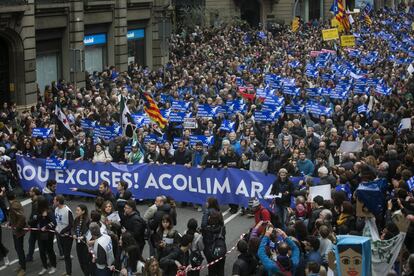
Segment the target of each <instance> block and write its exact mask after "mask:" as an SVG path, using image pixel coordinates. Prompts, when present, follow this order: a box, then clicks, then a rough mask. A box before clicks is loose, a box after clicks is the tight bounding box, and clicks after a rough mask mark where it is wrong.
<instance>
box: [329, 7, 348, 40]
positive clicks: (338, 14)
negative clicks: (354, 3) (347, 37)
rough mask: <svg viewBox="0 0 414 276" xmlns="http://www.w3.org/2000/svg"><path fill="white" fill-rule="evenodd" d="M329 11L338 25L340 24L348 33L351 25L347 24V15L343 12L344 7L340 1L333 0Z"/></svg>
mask: <svg viewBox="0 0 414 276" xmlns="http://www.w3.org/2000/svg"><path fill="white" fill-rule="evenodd" d="M331 11H332V12H333V14H334V15H335V18H336V20H338V22H339V24H341V26H342V27H343V28H344V30H345V31H346V32H348V31H349V30H350V29H351V23H350V22H349V18H348V14H347V13H346V11H345V6H344V4H343V3H342V0H335V1H334V3H333V4H332V7H331Z"/></svg>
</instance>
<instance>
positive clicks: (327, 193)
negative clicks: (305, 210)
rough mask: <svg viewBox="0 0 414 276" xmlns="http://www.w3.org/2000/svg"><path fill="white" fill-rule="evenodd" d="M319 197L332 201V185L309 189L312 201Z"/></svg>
mask: <svg viewBox="0 0 414 276" xmlns="http://www.w3.org/2000/svg"><path fill="white" fill-rule="evenodd" d="M318 195H320V196H321V197H323V199H324V200H331V185H330V184H327V185H321V186H312V187H310V188H309V198H310V200H313V198H314V197H315V196H318Z"/></svg>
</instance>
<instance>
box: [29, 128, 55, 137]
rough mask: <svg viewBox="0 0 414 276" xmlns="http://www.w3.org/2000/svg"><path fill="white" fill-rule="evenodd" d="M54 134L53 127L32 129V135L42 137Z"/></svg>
mask: <svg viewBox="0 0 414 276" xmlns="http://www.w3.org/2000/svg"><path fill="white" fill-rule="evenodd" d="M51 134H52V129H51V128H40V127H38V128H34V129H32V137H35V138H37V137H41V138H44V139H46V138H49V137H50V135H51Z"/></svg>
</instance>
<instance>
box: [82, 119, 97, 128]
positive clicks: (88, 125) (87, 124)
mask: <svg viewBox="0 0 414 276" xmlns="http://www.w3.org/2000/svg"><path fill="white" fill-rule="evenodd" d="M95 124H96V122H95V121H92V120H89V119H82V120H81V127H82V129H93V128H94V127H95Z"/></svg>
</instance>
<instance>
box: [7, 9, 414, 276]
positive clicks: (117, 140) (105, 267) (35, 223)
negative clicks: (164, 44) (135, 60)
mask: <svg viewBox="0 0 414 276" xmlns="http://www.w3.org/2000/svg"><path fill="white" fill-rule="evenodd" d="M354 16H355V15H354ZM370 17H371V20H372V24H368V23H367V22H366V21H365V20H363V19H362V18H360V17H359V16H358V15H356V17H355V22H354V23H353V24H352V32H353V34H354V36H355V37H356V43H357V44H356V46H355V47H353V48H342V47H339V45H337V44H336V43H335V42H332V41H323V40H322V37H321V31H322V30H323V29H327V28H330V24H329V22H323V21H317V20H315V21H312V22H309V23H303V22H302V24H301V26H300V28H299V31H297V32H292V31H291V30H290V28H289V27H281V28H279V29H274V30H270V31H262V30H260V31H258V30H253V29H251V28H249V27H248V26H247V25H243V24H238V25H234V24H230V25H226V26H222V27H220V28H199V27H195V29H194V30H192V31H191V32H188V33H187V32H183V33H181V34H177V35H174V36H173V37H172V38H171V41H170V61H169V62H168V63H167V64H166V65H165V67H164V68H161V69H159V70H151V69H150V68H146V67H141V66H137V65H134V64H131V65H130V66H129V69H128V71H127V72H118V71H117V69H116V68H115V67H109V68H108V69H107V70H105V71H103V72H94V73H93V74H90V75H88V79H87V84H86V87H83V88H78V87H75V86H74V85H73V84H71V83H68V82H66V81H64V80H60V81H56V82H54V83H52V84H51V85H50V86H47V87H46V89H45V91H44V93H39V99H38V104H37V105H36V106H34V107H33V108H31V109H30V110H25V111H22V112H17V110H16V106H15V105H13V104H11V105H9V104H7V103H5V104H4V105H3V107H2V108H1V109H0V131H1V135H0V169H1V173H0V182H1V185H2V186H3V187H4V188H3V189H2V192H1V194H0V196H1V198H2V201H0V202H1V204H2V206H0V207H1V210H2V212H0V218H1V219H2V220H3V221H5V220H6V219H7V220H8V221H9V224H10V227H12V229H13V238H14V246H15V249H16V251H17V253H18V257H19V269H20V270H19V274H18V275H20V276H21V275H24V274H25V270H26V261H31V260H32V259H33V252H34V247H35V246H34V244H35V242H36V241H37V242H38V246H39V253H40V257H41V261H42V264H43V268H44V269H43V270H42V271H40V272H39V275H44V274H46V273H49V274H53V273H54V272H55V268H56V254H55V252H54V249H53V239H54V238H55V237H56V238H57V240H58V245H59V255H60V256H61V257H62V259H64V261H65V269H66V275H71V274H72V258H71V255H70V254H71V253H70V252H71V248H72V246H73V243H75V247H76V252H77V257H78V261H79V264H80V267H81V269H82V271H83V273H84V275H112V274H113V273H115V272H116V273H118V272H119V273H120V274H121V275H128V276H129V275H136V274H138V275H177V273H178V275H181V274H180V273H184V271H186V272H185V273H187V275H199V273H200V271H198V270H191V269H188V266H191V267H198V266H199V265H201V264H202V263H203V262H204V263H205V262H208V263H211V262H213V261H215V262H214V264H212V265H210V266H209V267H208V275H211V276H213V275H225V272H224V271H225V266H232V267H233V275H325V273H326V271H327V270H328V267H330V260H329V254H330V252H331V251H332V250H333V247H334V245H335V242H336V238H335V237H336V235H347V234H352V235H362V234H363V232H364V227H365V226H366V225H365V224H366V222H365V220H364V219H363V218H361V217H359V216H357V214H356V198H355V191H356V190H357V188H358V186H359V185H360V184H361V183H368V182H372V181H374V180H377V179H385V180H386V186H385V187H383V193H384V196H385V200H384V202H385V203H386V204H385V207H384V208H383V210H381V211H380V212H379V213H376V214H375V224H376V226H377V227H378V229H379V230H380V232H381V239H382V240H389V239H392V238H393V237H395V236H397V235H398V234H399V233H400V229H399V228H398V226H397V225H396V223H395V221H393V220H392V214H393V213H394V212H395V211H401V212H402V214H403V216H404V217H405V219H406V220H408V221H409V222H410V225H409V228H408V230H407V234H406V236H405V240H404V246H403V247H402V249H401V254H402V258H401V259H400V260H399V261H398V262H397V264H396V265H395V266H394V267H393V269H394V270H396V271H398V272H400V273H404V274H405V275H414V255H412V254H413V253H414V197H413V189H414V185H413V184H412V182H411V181H412V177H413V176H414V132H413V130H412V128H411V127H410V126H408V127H406V125H404V127H401V120H402V119H405V118H411V125H413V124H414V114H413V110H414V108H413V107H414V82H413V79H412V77H411V72H409V70H408V71H407V68H409V66H410V65H411V63H412V57H414V49H413V45H414V38H413V36H412V30H411V28H412V27H411V23H412V22H413V19H414V12H413V10H412V9H411V8H409V7H405V6H400V7H399V9H396V10H391V9H385V8H384V9H379V10H377V11H373V12H371V13H370ZM322 49H326V50H325V51H323V52H318V51H321V50H322ZM311 52H318V53H316V54H315V55H313V54H312V55H311ZM290 80H293V83H291V84H290V85H292V84H293V86H294V87H295V89H294V91H296V88H297V89H298V90H297V91H298V92H297V93H296V92H295V95H292V93H291V91H292V90H291V89H288V90H286V91H287V92H286V91H285V90H284V88H283V86H280V83H281V82H285V81H286V82H290ZM362 80H365V82H362ZM361 85H362V86H364V88H363V89H361V87H360V86H361ZM343 86H346V87H347V88H346V89H345V91H341V92H344V93H342V95H345V96H344V97H333V96H330V94H329V93H328V94H326V93H322V92H321V91H331V92H332V91H333V90H335V89H336V88H337V87H343ZM383 88H384V89H383ZM389 88H390V89H389ZM259 91H261V92H260V93H259ZM263 91H265V92H266V93H267V94H268V95H266V96H263V97H261V95H262V94H261V93H262V92H263ZM269 91H270V94H271V95H270V96H269V93H268V92H269ZM335 91H336V90H335ZM143 93H147V94H151V95H152V97H153V98H154V100H155V101H156V102H157V104H158V107H159V108H160V109H161V110H168V109H169V110H171V108H172V107H171V105H172V104H171V103H172V101H185V102H186V103H189V105H188V106H187V107H186V112H187V113H188V114H189V115H190V116H191V117H193V118H196V122H197V124H196V126H195V128H185V127H183V125H182V124H181V123H177V122H170V123H169V124H168V126H167V127H166V129H160V128H159V127H158V125H157V124H155V123H148V124H143V125H135V126H134V128H133V129H132V132H134V134H133V135H120V136H117V137H114V138H113V139H112V140H110V141H106V140H103V139H95V137H94V136H93V131H91V130H90V129H85V128H83V127H82V120H85V119H87V120H90V121H94V122H96V123H97V124H99V125H102V126H112V125H113V124H115V123H119V121H120V117H121V112H120V109H119V102H120V101H121V98H125V99H127V106H128V109H129V111H130V112H131V113H132V114H136V113H140V112H141V113H142V112H143V109H144V106H145V101H143V96H142V95H143ZM269 98H271V99H273V100H274V101H276V102H278V101H279V100H282V101H283V102H284V104H283V106H284V107H282V109H281V111H280V112H278V114H277V115H276V116H275V118H274V119H273V120H268V121H263V120H259V119H258V116H255V115H256V114H258V113H257V112H261V111H266V110H267V108H269V107H270V108H271V109H272V108H276V107H278V106H275V104H274V103H272V104H269V103H268V99H269ZM308 103H312V104H314V103H318V104H319V106H323V107H325V108H326V109H323V110H322V111H323V112H322V113H319V114H316V113H317V112H315V111H313V112H304V111H303V109H302V110H300V111H299V112H287V108H286V109H285V107H287V106H295V107H301V106H306V105H307V104H308ZM56 104H58V105H59V106H60V107H62V110H63V111H64V113H65V114H66V115H67V117H68V119H69V124H70V128H71V133H72V136H73V137H67V136H66V135H65V134H64V131H63V129H62V127H61V128H60V129H59V127H58V125H57V120H56V118H54V116H53V114H54V113H53V110H54V109H55V106H56ZM204 104H208V105H210V106H212V107H220V106H221V107H222V109H221V110H222V111H221V112H218V113H217V114H215V116H213V117H212V118H205V117H200V116H197V110H198V108H199V107H200V106H201V105H204ZM230 104H231V105H232V106H233V109H234V108H236V109H237V110H236V111H234V110H233V111H234V112H230V111H229V110H228V109H227V110H226V108H223V106H229V105H230ZM360 107H364V108H363V109H362V108H360ZM223 110H224V111H223ZM296 110H299V109H296ZM326 110H330V112H326ZM271 111H272V112H273V111H274V110H271ZM265 114H266V113H265ZM225 121H226V122H232V123H233V124H232V127H231V128H229V127H225V128H223V127H222V126H223V123H224V122H225ZM38 127H41V128H52V129H53V130H54V131H53V133H54V135H53V136H52V137H51V138H42V137H32V130H33V129H34V128H38ZM153 134H155V135H156V136H157V137H162V139H156V140H146V137H148V136H149V135H153ZM191 135H204V136H206V137H214V142H213V143H211V144H210V145H206V144H204V143H203V142H197V143H194V144H192V143H190V136H191ZM343 141H348V142H350V141H354V142H359V143H360V145H361V149H360V150H357V151H355V152H343V151H342V150H341V148H340V145H341V143H342V142H343ZM17 154H20V155H24V156H29V157H33V158H52V157H53V158H58V159H66V160H75V161H78V160H86V161H91V162H116V163H149V164H161V165H162V164H174V165H184V166H187V167H198V168H223V169H226V168H238V169H241V170H250V171H256V172H262V173H266V174H275V175H276V180H275V182H274V183H273V184H272V192H271V194H272V195H274V199H273V200H272V202H271V207H266V206H264V205H263V204H261V202H259V200H257V199H251V201H250V206H249V208H244V207H246V206H238V204H237V202H235V203H234V204H232V205H230V207H231V212H232V213H236V212H238V211H239V207H243V208H242V209H241V210H240V211H241V212H242V214H243V215H244V214H245V213H247V214H248V215H251V216H254V220H255V223H254V226H253V227H252V230H251V231H250V232H249V233H246V235H245V236H244V238H243V239H241V240H240V241H239V242H238V243H237V250H238V251H239V252H240V255H239V256H238V258H237V260H236V262H235V263H234V264H229V263H226V251H227V249H228V248H227V244H226V239H225V236H226V229H225V226H224V223H223V216H222V214H221V209H220V206H219V202H217V200H216V199H214V198H209V199H208V201H207V203H206V206H203V208H202V207H201V206H198V205H195V207H196V208H197V209H199V211H203V219H202V221H201V222H200V223H198V222H197V220H195V219H190V220H189V221H188V224H187V228H188V229H187V231H186V232H185V233H179V232H178V231H177V230H176V229H174V226H175V224H176V217H177V216H178V215H179V214H177V212H176V208H175V202H174V199H172V198H168V197H165V196H158V197H157V198H156V199H155V203H154V204H153V205H152V206H150V207H149V208H148V210H147V212H145V214H143V215H142V216H141V214H139V212H138V211H137V209H136V202H135V201H134V199H133V197H132V193H131V191H130V190H128V187H127V186H128V185H126V183H123V182H121V183H117V187H118V188H117V189H118V191H117V193H116V195H114V194H113V192H112V190H111V186H112V185H113V183H107V182H103V183H101V184H100V186H99V189H98V190H85V189H80V188H73V191H74V192H79V194H82V193H89V194H93V195H94V196H96V199H95V206H96V208H95V210H88V209H87V207H86V206H85V205H79V206H77V207H76V210H74V212H73V211H72V210H71V209H70V208H69V207H68V206H67V205H65V198H64V197H63V196H62V195H56V193H55V191H56V181H54V180H53V179H51V180H49V181H48V182H47V184H46V186H45V187H44V189H43V190H42V189H40V188H39V187H32V188H31V190H30V191H29V193H30V196H31V197H32V199H33V202H35V203H36V204H33V209H32V213H31V215H30V217H25V216H24V212H23V208H22V206H21V204H20V203H19V201H17V200H16V198H15V195H14V193H13V192H12V191H11V190H14V189H15V188H16V186H18V184H16V183H18V181H17V179H15V178H14V175H16V174H15V173H14V172H15V170H16V169H15V162H14V160H15V156H16V155H17ZM291 176H297V177H303V180H302V181H300V182H299V183H298V184H294V183H293V182H292V181H291V180H290V177H291ZM326 184H329V185H331V189H332V200H328V199H325V198H323V197H321V196H316V197H314V198H312V199H311V198H310V197H309V188H310V187H312V186H316V185H326ZM6 199H8V202H9V206H8V207H6V205H5V202H6ZM52 206H53V207H52ZM6 210H7V211H6ZM2 213H3V215H2ZM27 225H29V226H30V227H32V228H35V229H37V230H38V231H31V232H30V239H29V251H28V255H27V256H26V255H25V251H24V244H23V241H24V236H25V234H26V232H27V231H26V230H24V229H25V227H27ZM39 230H40V231H39ZM49 230H50V231H49ZM147 244H148V247H149V249H148V250H149V252H150V255H151V256H152V257H151V258H149V259H148V260H144V259H143V257H142V253H143V250H144V249H145V248H146V245H147ZM7 253H8V249H6V248H5V247H4V246H2V245H0V255H1V256H2V257H4V260H5V263H6V264H7V263H8V259H7ZM410 254H411V255H410ZM337 265H339V264H337ZM390 273H396V272H395V271H394V272H392V271H390ZM390 275H394V274H390Z"/></svg>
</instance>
